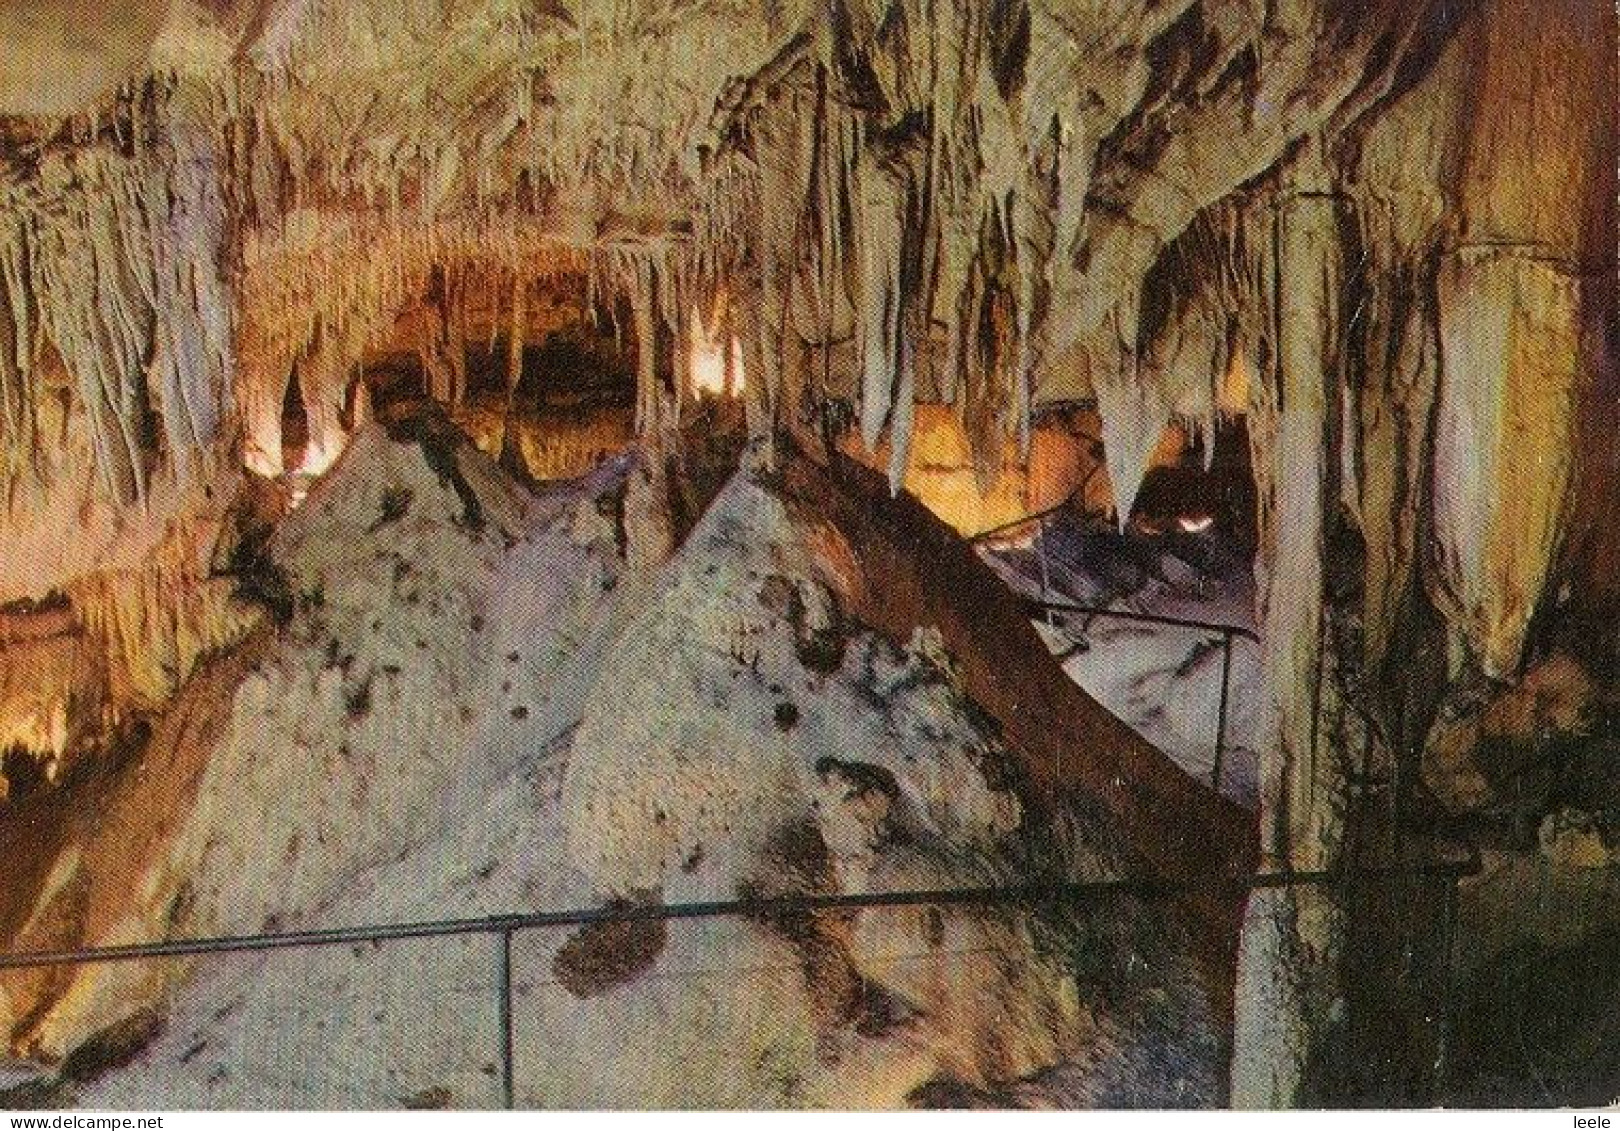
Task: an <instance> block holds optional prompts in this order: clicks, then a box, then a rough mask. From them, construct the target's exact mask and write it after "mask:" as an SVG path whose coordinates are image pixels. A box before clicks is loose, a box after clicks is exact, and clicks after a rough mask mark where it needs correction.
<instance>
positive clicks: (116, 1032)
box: [61, 1008, 167, 1084]
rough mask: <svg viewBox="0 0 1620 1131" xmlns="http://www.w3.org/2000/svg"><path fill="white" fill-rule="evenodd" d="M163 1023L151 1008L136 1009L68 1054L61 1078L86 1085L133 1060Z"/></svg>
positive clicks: (165, 1021) (162, 1028) (153, 1039)
mask: <svg viewBox="0 0 1620 1131" xmlns="http://www.w3.org/2000/svg"><path fill="white" fill-rule="evenodd" d="M166 1024H167V1019H166V1018H165V1017H164V1016H163V1015H162V1014H161V1013H159V1012H157V1010H155V1009H151V1008H147V1009H140V1010H137V1011H136V1012H135V1013H133V1014H131V1015H130V1016H129V1017H126V1018H125V1019H124V1020H122V1021H120V1022H118V1023H117V1024H115V1025H109V1026H108V1027H107V1028H105V1029H103V1030H101V1032H99V1033H97V1034H95V1036H93V1037H91V1038H90V1039H89V1040H87V1041H85V1042H84V1043H83V1044H81V1045H80V1046H79V1047H78V1048H76V1049H74V1050H73V1051H72V1052H70V1053H68V1055H67V1059H66V1060H64V1061H63V1062H62V1072H61V1077H62V1079H63V1080H67V1081H71V1082H73V1083H75V1084H89V1083H91V1082H93V1081H95V1080H98V1079H100V1078H101V1077H102V1076H105V1075H106V1074H107V1073H109V1072H112V1071H114V1070H115V1069H119V1068H123V1067H124V1066H125V1065H127V1064H130V1063H133V1062H134V1061H135V1059H136V1058H137V1057H139V1056H140V1055H141V1053H142V1051H144V1050H145V1049H146V1047H147V1046H148V1045H150V1044H151V1043H152V1042H153V1041H155V1040H157V1038H158V1037H160V1036H162V1034H163V1030H164V1027H165V1026H166Z"/></svg>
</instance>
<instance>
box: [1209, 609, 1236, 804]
mask: <svg viewBox="0 0 1620 1131" xmlns="http://www.w3.org/2000/svg"><path fill="white" fill-rule="evenodd" d="M1231 687H1232V630H1231V629H1227V630H1225V631H1224V632H1222V633H1221V698H1220V707H1219V708H1218V710H1217V712H1216V715H1215V761H1214V765H1213V766H1212V767H1211V768H1210V774H1209V778H1210V781H1209V784H1210V788H1211V789H1213V790H1214V791H1215V792H1216V793H1219V792H1220V791H1221V763H1222V762H1223V761H1225V759H1226V714H1227V710H1228V705H1227V701H1228V699H1229V697H1230V695H1231Z"/></svg>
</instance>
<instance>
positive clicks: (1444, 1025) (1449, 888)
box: [1434, 872, 1461, 1104]
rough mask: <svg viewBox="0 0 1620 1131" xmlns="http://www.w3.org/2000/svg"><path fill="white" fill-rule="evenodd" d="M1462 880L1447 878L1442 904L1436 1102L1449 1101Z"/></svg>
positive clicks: (1437, 1011) (1436, 1039)
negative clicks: (1453, 998) (1460, 884)
mask: <svg viewBox="0 0 1620 1131" xmlns="http://www.w3.org/2000/svg"><path fill="white" fill-rule="evenodd" d="M1460 882H1461V879H1460V877H1459V876H1458V875H1457V873H1455V872H1453V873H1451V874H1450V875H1448V876H1447V877H1446V886H1445V892H1444V894H1442V896H1441V897H1440V898H1441V905H1440V1002H1439V1005H1438V1006H1437V1007H1436V1009H1435V1013H1436V1014H1437V1016H1436V1019H1435V1023H1436V1025H1437V1026H1438V1032H1436V1034H1435V1042H1434V1102H1435V1103H1442V1104H1443V1103H1445V1102H1446V1075H1447V1074H1448V1073H1449V1071H1450V1069H1451V1063H1450V1062H1451V994H1452V983H1453V981H1454V980H1455V976H1456V975H1455V970H1454V967H1455V965H1456V962H1457V957H1456V955H1457V912H1458V901H1459V895H1458V891H1457V886H1458V884H1459V883H1460Z"/></svg>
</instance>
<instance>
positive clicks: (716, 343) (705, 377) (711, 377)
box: [690, 308, 743, 397]
mask: <svg viewBox="0 0 1620 1131" xmlns="http://www.w3.org/2000/svg"><path fill="white" fill-rule="evenodd" d="M719 321H720V320H719V319H718V318H716V319H715V322H716V323H718V322H719ZM691 326H692V331H691V374H690V380H691V389H692V392H694V393H697V394H698V395H700V396H705V395H706V396H716V397H732V396H736V395H737V394H738V393H740V392H742V390H743V361H742V343H741V342H739V341H738V340H737V339H736V337H733V338H732V339H731V341H730V342H729V343H728V342H726V341H724V339H723V337H722V334H721V332H720V331H719V329H718V326H717V327H716V330H715V331H714V332H710V330H709V329H708V327H706V326H705V325H704V324H703V316H702V315H701V314H700V313H699V312H698V311H697V309H696V308H693V310H692V319H691Z"/></svg>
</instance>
